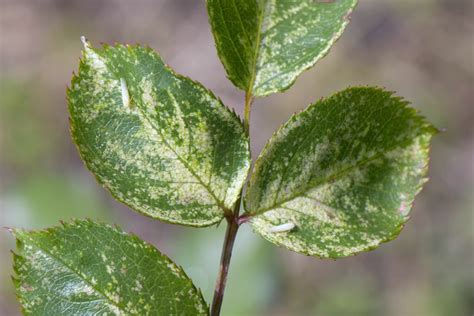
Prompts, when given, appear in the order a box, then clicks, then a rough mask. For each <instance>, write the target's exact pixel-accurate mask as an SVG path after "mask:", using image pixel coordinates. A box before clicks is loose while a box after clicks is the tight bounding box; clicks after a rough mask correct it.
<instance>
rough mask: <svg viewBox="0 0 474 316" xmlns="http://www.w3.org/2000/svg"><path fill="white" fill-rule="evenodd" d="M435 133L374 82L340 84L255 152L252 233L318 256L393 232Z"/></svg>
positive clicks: (370, 244) (249, 204)
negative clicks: (370, 84) (357, 85)
mask: <svg viewBox="0 0 474 316" xmlns="http://www.w3.org/2000/svg"><path fill="white" fill-rule="evenodd" d="M436 131H437V130H436V129H435V128H434V127H433V126H431V125H430V124H429V123H427V122H426V121H425V119H424V118H422V117H421V116H419V115H418V114H417V113H416V111H415V110H414V109H412V108H410V107H409V106H408V103H407V102H406V101H404V100H402V99H401V98H398V97H394V96H393V95H392V94H391V93H390V92H386V91H383V90H381V89H378V88H349V89H347V90H344V91H342V92H340V93H337V94H335V95H334V96H332V97H330V98H328V99H326V100H322V101H319V102H316V103H315V104H313V105H311V106H309V107H308V108H307V109H306V110H304V111H303V112H301V113H299V114H298V115H295V116H293V117H292V118H291V119H290V120H289V121H288V122H287V123H286V124H285V125H283V126H282V127H281V128H280V130H279V131H278V132H277V133H276V134H275V135H274V136H273V137H272V138H271V140H270V141H269V142H268V143H267V145H266V147H265V148H264V150H263V152H262V153H261V155H260V157H259V158H258V159H257V162H256V166H255V172H254V174H253V175H252V177H251V180H250V185H249V188H248V190H247V193H246V196H245V208H246V212H247V214H248V215H251V216H253V218H252V220H251V223H252V226H253V228H254V230H255V231H256V232H258V233H259V234H261V235H262V236H263V237H264V238H266V239H267V240H269V241H271V242H273V243H275V244H277V245H282V246H284V247H286V248H289V249H291V250H294V251H297V252H300V253H304V254H308V255H314V256H319V257H323V258H328V257H330V258H338V257H344V256H349V255H352V254H354V253H357V252H360V251H364V250H369V249H373V248H375V247H377V246H378V245H379V244H380V243H382V242H385V241H388V240H391V239H393V238H395V237H396V236H397V235H398V233H399V232H400V230H401V229H402V227H403V225H404V223H405V222H406V221H407V219H408V213H409V211H410V208H411V204H412V202H413V199H414V197H415V195H416V194H417V193H418V191H419V190H420V189H421V187H422V185H423V183H424V182H425V181H426V179H425V174H426V170H427V164H428V149H429V142H430V139H431V137H432V135H433V134H434V133H436ZM275 227H276V228H275ZM280 227H283V228H285V229H282V228H280ZM286 228H288V229H286Z"/></svg>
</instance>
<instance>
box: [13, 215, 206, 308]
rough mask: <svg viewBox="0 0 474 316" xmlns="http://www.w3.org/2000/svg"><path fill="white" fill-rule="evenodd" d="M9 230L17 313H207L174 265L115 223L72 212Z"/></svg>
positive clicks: (192, 286) (196, 292) (202, 301)
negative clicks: (54, 222) (39, 226)
mask: <svg viewBox="0 0 474 316" xmlns="http://www.w3.org/2000/svg"><path fill="white" fill-rule="evenodd" d="M13 233H14V235H15V237H16V238H17V253H16V254H14V268H15V272H16V276H15V277H14V283H15V286H16V291H17V295H18V298H19V300H20V302H21V304H22V306H23V311H24V313H25V314H28V315H30V314H31V315H207V314H208V307H207V305H206V303H205V302H204V300H203V298H202V296H201V292H200V291H199V290H197V289H196V288H195V286H194V285H193V284H192V282H191V280H190V279H189V278H188V277H187V276H186V274H185V273H184V272H183V270H182V269H181V267H179V266H177V265H175V264H174V263H173V262H172V261H171V260H170V259H169V258H168V257H166V256H164V255H163V254H161V253H160V252H159V251H158V250H157V249H156V248H154V247H153V246H151V245H150V244H147V243H146V242H144V241H142V240H141V239H139V238H138V237H136V236H133V235H129V234H126V233H124V232H123V231H121V230H119V229H118V228H113V227H111V226H108V225H104V224H98V223H94V222H92V221H89V220H76V221H73V222H72V223H67V224H63V226H62V227H55V228H50V229H48V230H44V231H24V230H18V229H16V230H14V231H13Z"/></svg>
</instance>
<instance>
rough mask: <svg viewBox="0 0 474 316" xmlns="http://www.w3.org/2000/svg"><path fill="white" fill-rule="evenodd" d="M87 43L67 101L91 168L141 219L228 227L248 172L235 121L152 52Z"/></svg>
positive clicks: (79, 143) (206, 93)
mask: <svg viewBox="0 0 474 316" xmlns="http://www.w3.org/2000/svg"><path fill="white" fill-rule="evenodd" d="M84 43H85V49H84V52H83V58H82V60H81V62H80V66H79V74H78V75H76V76H74V77H73V79H72V83H71V88H70V89H69V90H68V100H69V112H70V116H71V130H72V135H73V138H74V141H75V142H76V144H77V146H78V148H79V151H80V154H81V157H82V159H83V160H84V161H85V163H86V165H87V167H88V168H89V169H90V170H91V171H92V172H93V173H94V174H95V176H96V177H97V179H98V181H99V182H101V183H102V184H103V185H104V186H105V187H106V188H107V189H108V190H110V192H111V193H112V194H113V195H114V196H115V197H116V198H117V199H118V200H120V201H122V202H124V203H125V204H127V205H128V206H130V207H131V208H132V209H134V210H136V211H138V212H141V213H143V214H145V215H148V216H151V217H153V218H157V219H161V220H163V221H167V222H171V223H177V224H183V225H190V226H206V225H211V224H214V223H217V222H219V221H220V220H222V218H223V216H224V213H225V212H230V209H231V208H232V207H233V205H234V204H235V202H236V200H237V198H238V196H239V194H240V189H241V187H242V185H243V183H244V181H245V178H246V175H247V171H248V168H249V165H250V162H249V160H250V154H249V142H248V138H247V137H246V136H245V132H244V129H243V126H242V123H241V121H240V120H239V118H238V117H237V116H236V115H235V113H233V112H231V111H230V110H229V109H227V108H226V107H225V106H224V105H223V104H222V102H221V101H220V100H219V99H217V98H216V97H215V96H214V95H213V94H212V93H211V92H210V91H209V90H207V89H205V88H204V87H203V86H202V85H201V84H199V83H197V82H195V81H192V80H191V79H189V78H186V77H183V76H180V75H177V74H176V73H174V72H173V71H172V70H171V69H170V68H168V67H167V66H166V65H165V64H164V63H163V61H162V59H161V58H160V57H159V56H158V54H156V53H155V52H154V51H153V50H152V49H150V48H144V47H140V46H122V45H116V46H114V47H110V46H104V48H103V49H95V48H92V47H91V46H90V45H89V43H88V42H85V41H84Z"/></svg>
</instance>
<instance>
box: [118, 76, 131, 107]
mask: <svg viewBox="0 0 474 316" xmlns="http://www.w3.org/2000/svg"><path fill="white" fill-rule="evenodd" d="M120 88H121V90H122V104H123V106H124V107H126V108H128V107H129V106H130V95H129V94H128V88H127V82H126V81H125V79H124V78H120Z"/></svg>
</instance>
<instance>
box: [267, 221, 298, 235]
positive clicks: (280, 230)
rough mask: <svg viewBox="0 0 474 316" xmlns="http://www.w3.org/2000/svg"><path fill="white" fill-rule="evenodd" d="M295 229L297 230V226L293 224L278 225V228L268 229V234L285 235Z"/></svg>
mask: <svg viewBox="0 0 474 316" xmlns="http://www.w3.org/2000/svg"><path fill="white" fill-rule="evenodd" d="M293 228H295V224H293V223H285V224H281V225H278V226H273V227H270V228H269V229H268V232H269V233H283V232H287V231H290V230H292V229H293Z"/></svg>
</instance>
